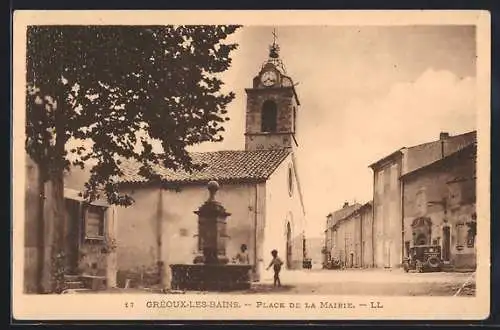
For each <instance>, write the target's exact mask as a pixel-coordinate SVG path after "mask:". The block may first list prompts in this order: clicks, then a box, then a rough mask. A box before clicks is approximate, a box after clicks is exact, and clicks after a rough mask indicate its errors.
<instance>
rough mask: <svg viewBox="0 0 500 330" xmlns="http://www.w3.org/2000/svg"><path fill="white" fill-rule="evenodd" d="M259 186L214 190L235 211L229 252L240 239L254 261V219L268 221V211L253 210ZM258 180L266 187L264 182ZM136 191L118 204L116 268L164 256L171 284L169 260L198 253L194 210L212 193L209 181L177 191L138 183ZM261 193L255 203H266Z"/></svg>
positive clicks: (260, 205)
mask: <svg viewBox="0 0 500 330" xmlns="http://www.w3.org/2000/svg"><path fill="white" fill-rule="evenodd" d="M255 186H256V185H255V184H221V188H220V190H219V191H218V192H217V195H216V199H217V200H218V201H219V202H221V203H222V205H223V206H224V207H225V208H226V210H227V211H228V212H229V213H231V215H230V216H229V217H228V219H227V234H228V235H229V236H230V237H229V239H228V241H227V250H226V253H227V256H228V258H229V259H231V258H232V257H233V256H235V255H236V253H237V252H238V251H239V249H240V246H241V244H246V245H247V246H248V251H249V254H250V261H251V263H252V264H255V235H256V229H255V228H256V227H255V223H256V222H257V223H258V224H263V223H264V221H263V217H264V213H263V212H259V211H257V214H255V212H254V210H255V205H256V200H255V189H256V188H255ZM258 186H259V187H260V189H262V187H263V184H259V185H258ZM262 190H263V189H262ZM132 196H133V197H134V199H135V201H136V202H135V204H134V205H133V206H131V207H128V208H120V210H119V214H118V237H119V242H118V250H117V251H118V268H119V269H120V271H121V272H127V271H140V269H142V268H143V267H144V268H151V267H154V266H155V265H156V262H157V261H158V260H159V259H160V260H162V261H163V263H164V265H165V267H164V270H165V272H164V283H165V284H167V285H168V284H169V283H170V277H171V274H170V267H169V265H170V264H174V263H192V262H193V259H194V257H195V256H196V255H197V253H198V237H197V235H198V218H197V215H196V214H195V213H194V211H196V210H197V209H198V208H199V207H200V206H201V205H202V204H203V203H204V202H205V201H206V199H207V198H208V191H207V188H206V185H186V186H184V187H181V190H180V191H179V192H177V191H173V190H161V191H160V189H159V188H140V189H137V190H136V191H135V192H133V193H132ZM260 196H261V197H259V199H260V200H257V207H258V209H263V204H264V202H265V193H261V194H260ZM160 201H161V203H160ZM160 219H161V221H159V220H160ZM157 233H161V235H158V234H157ZM158 242H160V244H161V247H160V245H159V244H158Z"/></svg>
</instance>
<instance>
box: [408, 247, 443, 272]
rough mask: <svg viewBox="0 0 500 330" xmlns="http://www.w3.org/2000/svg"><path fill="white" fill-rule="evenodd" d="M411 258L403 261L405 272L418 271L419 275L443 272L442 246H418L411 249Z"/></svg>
mask: <svg viewBox="0 0 500 330" xmlns="http://www.w3.org/2000/svg"><path fill="white" fill-rule="evenodd" d="M409 252H410V253H409V254H410V255H409V257H407V258H405V259H404V260H403V269H404V271H405V272H409V271H410V270H416V271H417V272H419V273H424V272H439V271H441V265H442V260H441V246H439V245H417V246H413V247H411V248H410V251H409Z"/></svg>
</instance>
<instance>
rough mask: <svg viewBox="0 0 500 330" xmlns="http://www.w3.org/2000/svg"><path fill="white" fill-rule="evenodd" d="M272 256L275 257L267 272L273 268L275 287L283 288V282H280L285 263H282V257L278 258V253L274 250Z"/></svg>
mask: <svg viewBox="0 0 500 330" xmlns="http://www.w3.org/2000/svg"><path fill="white" fill-rule="evenodd" d="M271 255H272V256H273V260H271V263H270V264H269V266H267V268H266V270H268V269H269V268H271V266H273V270H274V286H276V285H277V286H281V281H280V271H281V265H283V261H281V259H280V257H278V251H276V250H272V251H271Z"/></svg>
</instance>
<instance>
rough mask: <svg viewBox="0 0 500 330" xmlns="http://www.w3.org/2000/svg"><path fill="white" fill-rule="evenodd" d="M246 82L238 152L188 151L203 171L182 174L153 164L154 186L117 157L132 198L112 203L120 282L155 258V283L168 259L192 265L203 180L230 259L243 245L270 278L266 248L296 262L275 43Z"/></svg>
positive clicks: (287, 132) (285, 99)
mask: <svg viewBox="0 0 500 330" xmlns="http://www.w3.org/2000/svg"><path fill="white" fill-rule="evenodd" d="M250 81H251V83H252V84H251V86H250V88H247V89H246V96H247V106H246V132H245V149H244V150H231V151H215V152H202V153H192V154H191V155H192V159H193V161H194V162H195V163H197V164H203V165H204V166H203V168H202V169H200V170H197V171H194V172H193V173H186V172H182V171H174V170H170V169H166V168H158V169H157V171H158V174H160V175H161V177H162V183H161V184H156V185H154V184H152V183H149V182H147V181H146V179H145V178H143V177H141V176H140V175H138V174H137V173H138V171H137V168H138V165H137V164H135V163H132V162H128V161H126V162H123V163H122V166H123V172H124V175H123V176H122V177H121V179H120V180H121V184H122V191H123V192H124V193H127V194H130V196H131V197H132V198H133V199H134V200H135V202H134V204H133V205H132V206H129V207H116V213H115V219H116V221H115V222H114V226H113V231H114V235H113V236H114V237H116V251H115V253H116V259H115V260H116V265H115V266H114V267H115V268H116V272H117V282H118V285H119V286H123V285H124V282H126V280H127V279H129V278H132V277H134V276H135V277H136V276H137V274H145V273H147V272H148V269H154V268H155V267H156V266H157V265H159V264H161V265H163V270H164V277H163V281H162V282H163V284H164V285H166V286H168V284H169V283H170V278H171V274H170V267H169V265H171V264H179V263H187V264H189V263H193V260H194V259H195V257H196V256H197V255H199V253H200V250H199V249H200V244H199V241H198V240H199V236H198V235H199V233H198V232H197V231H198V219H197V215H196V214H195V213H194V211H196V210H197V209H198V208H199V207H200V206H201V205H202V204H203V203H204V202H205V201H206V200H207V197H208V191H207V183H208V182H209V181H217V182H218V183H219V185H220V189H219V191H218V193H217V197H216V199H217V201H219V202H220V203H221V204H222V205H223V206H224V207H225V209H226V210H227V212H229V213H230V214H231V215H230V216H229V217H228V219H227V236H228V237H227V249H226V256H227V257H228V258H229V260H230V262H231V259H232V258H233V257H234V256H235V255H236V254H237V253H238V252H239V249H240V247H241V245H242V244H245V245H246V246H247V247H248V252H249V258H250V264H251V265H252V266H253V267H252V269H253V276H252V277H253V279H254V280H255V281H259V280H262V279H263V278H267V277H269V278H272V276H273V275H272V271H265V268H266V266H267V265H268V264H269V262H270V260H271V251H272V250H273V249H276V250H277V251H278V255H279V256H280V257H281V259H282V260H283V261H284V263H285V267H284V270H285V271H286V270H287V269H296V268H301V267H302V261H303V258H304V244H305V238H304V232H305V211H304V205H303V199H302V192H301V187H300V180H299V177H298V172H297V164H296V159H295V152H294V151H295V150H296V148H297V147H298V143H297V137H296V122H297V116H298V107H299V105H300V102H299V99H298V97H297V93H296V91H295V88H294V84H293V81H292V79H291V78H290V77H289V76H287V75H286V71H285V69H284V66H283V64H282V62H281V59H280V57H279V47H278V45H277V44H276V43H273V44H272V45H271V46H270V51H269V58H268V60H267V61H265V63H264V64H263V65H262V66H261V68H260V70H259V71H258V72H257V74H256V76H255V77H254V78H253V79H252V80H250ZM75 175H77V174H76V173H72V174H70V177H72V176H73V177H74V176H75ZM76 181H78V180H76ZM76 181H75V180H72V179H71V178H68V180H66V182H67V185H72V187H69V186H68V187H67V188H72V189H81V188H82V187H83V185H82V183H83V182H84V181H81V180H80V181H81V182H80V183H79V184H75V182H76ZM72 182H73V183H72ZM75 185H76V186H79V187H76V186H75ZM104 228H108V227H106V226H104ZM134 274H135V275H134ZM141 276H142V275H141Z"/></svg>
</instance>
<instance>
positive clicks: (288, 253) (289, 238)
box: [286, 222, 292, 269]
mask: <svg viewBox="0 0 500 330" xmlns="http://www.w3.org/2000/svg"><path fill="white" fill-rule="evenodd" d="M291 267H292V228H291V226H290V222H287V223H286V268H287V269H290V268H291Z"/></svg>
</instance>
